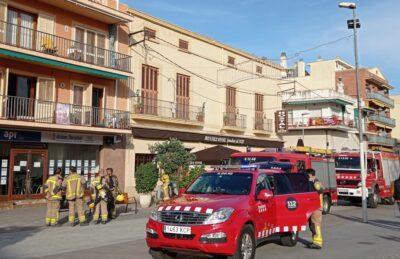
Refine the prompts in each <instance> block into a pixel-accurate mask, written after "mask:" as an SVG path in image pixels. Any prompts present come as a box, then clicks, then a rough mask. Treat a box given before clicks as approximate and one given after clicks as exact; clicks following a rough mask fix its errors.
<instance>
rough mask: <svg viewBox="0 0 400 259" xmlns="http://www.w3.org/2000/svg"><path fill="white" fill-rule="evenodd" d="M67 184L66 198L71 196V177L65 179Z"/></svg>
mask: <svg viewBox="0 0 400 259" xmlns="http://www.w3.org/2000/svg"><path fill="white" fill-rule="evenodd" d="M67 185H68V187H67V190H68V192H67V199H68V198H72V193H71V192H72V190H71V179H68V180H67Z"/></svg>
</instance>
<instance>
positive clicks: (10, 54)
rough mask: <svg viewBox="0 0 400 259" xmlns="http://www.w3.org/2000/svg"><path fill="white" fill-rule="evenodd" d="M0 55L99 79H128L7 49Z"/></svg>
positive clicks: (2, 50)
mask: <svg viewBox="0 0 400 259" xmlns="http://www.w3.org/2000/svg"><path fill="white" fill-rule="evenodd" d="M0 55H4V56H7V57H12V58H17V59H23V60H26V61H30V62H36V63H40V64H44V65H50V66H56V67H62V68H66V69H69V70H73V71H77V72H81V73H85V74H90V75H95V76H101V77H106V78H112V79H128V77H127V76H125V75H121V74H117V73H112V72H107V71H102V70H99V69H94V68H89V67H84V66H78V65H74V64H69V63H65V62H61V61H58V60H52V59H48V58H43V57H38V56H33V55H29V54H25V53H20V52H16V51H12V50H7V49H0Z"/></svg>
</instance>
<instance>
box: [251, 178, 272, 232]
mask: <svg viewBox="0 0 400 259" xmlns="http://www.w3.org/2000/svg"><path fill="white" fill-rule="evenodd" d="M262 190H271V185H270V182H269V179H268V177H267V175H266V174H260V175H258V177H257V179H256V187H255V191H254V197H255V206H253V208H254V214H255V215H256V217H254V218H255V219H256V233H255V234H256V239H262V238H266V237H268V236H269V235H271V234H272V231H273V225H274V218H275V217H274V211H273V199H271V200H268V201H260V200H257V195H258V194H259V193H260V192H261V191H262Z"/></svg>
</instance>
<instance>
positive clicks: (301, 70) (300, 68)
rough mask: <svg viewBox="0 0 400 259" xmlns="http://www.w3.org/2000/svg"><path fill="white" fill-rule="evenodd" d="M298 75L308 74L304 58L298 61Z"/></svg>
mask: <svg viewBox="0 0 400 259" xmlns="http://www.w3.org/2000/svg"><path fill="white" fill-rule="evenodd" d="M297 76H298V77H304V76H306V63H305V62H304V60H303V59H300V60H299V62H297Z"/></svg>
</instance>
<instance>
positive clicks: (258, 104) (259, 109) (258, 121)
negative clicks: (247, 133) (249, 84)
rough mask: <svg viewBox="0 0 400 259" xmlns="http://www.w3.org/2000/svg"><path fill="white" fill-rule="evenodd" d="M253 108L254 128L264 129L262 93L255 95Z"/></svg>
mask: <svg viewBox="0 0 400 259" xmlns="http://www.w3.org/2000/svg"><path fill="white" fill-rule="evenodd" d="M255 108H256V109H255V110H256V111H255V118H254V129H256V130H264V96H263V95H262V94H256V95H255Z"/></svg>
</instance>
